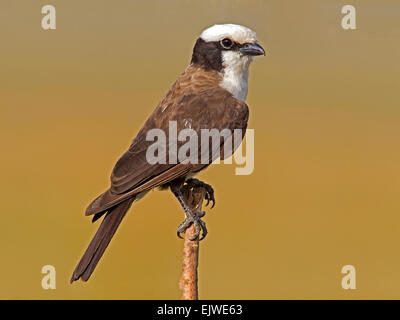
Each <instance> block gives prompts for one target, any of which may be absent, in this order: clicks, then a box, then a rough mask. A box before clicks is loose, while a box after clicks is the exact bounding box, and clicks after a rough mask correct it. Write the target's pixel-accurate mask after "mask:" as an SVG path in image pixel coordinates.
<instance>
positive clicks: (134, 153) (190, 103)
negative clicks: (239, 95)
mask: <svg viewBox="0 0 400 320" xmlns="http://www.w3.org/2000/svg"><path fill="white" fill-rule="evenodd" d="M164 103H165V101H164ZM247 119H248V107H247V105H246V104H245V103H244V102H242V101H239V100H237V99H235V98H234V97H232V95H231V94H230V93H229V92H228V91H226V90H224V89H222V88H220V87H214V88H211V89H208V90H205V91H203V92H201V93H192V94H186V95H182V97H180V98H178V99H176V98H175V99H174V100H173V101H172V102H169V103H168V104H167V107H166V105H164V104H163V101H162V102H161V103H160V105H159V106H158V107H157V108H156V110H155V111H154V112H153V114H152V115H151V116H150V118H149V119H148V120H147V122H146V123H145V125H144V126H143V128H142V129H141V130H140V132H139V133H138V135H137V137H136V138H135V139H134V141H133V143H132V145H131V146H130V147H129V149H128V151H127V152H125V154H124V155H123V156H122V157H121V158H120V159H119V160H118V162H117V163H116V165H115V167H114V170H113V172H112V175H111V188H110V190H108V191H107V192H105V193H104V194H103V195H101V196H100V197H98V198H97V199H96V200H95V201H93V203H92V204H91V205H90V206H89V207H88V209H87V211H86V214H87V215H89V214H94V213H98V212H101V211H104V210H106V209H108V208H110V207H111V206H114V205H115V204H118V203H120V202H122V201H123V200H125V199H127V198H128V197H131V196H134V195H135V194H138V193H140V192H143V191H148V190H150V189H152V188H154V187H157V186H160V185H162V184H165V183H168V182H170V181H172V180H174V179H176V178H178V177H181V176H185V175H186V174H188V173H189V172H194V171H198V170H201V169H202V168H204V167H206V166H207V165H208V164H192V163H186V162H185V161H184V162H180V163H176V164H173V163H172V164H171V163H170V158H169V148H168V145H166V148H165V150H164V152H165V155H166V164H158V163H157V164H150V163H149V162H148V161H147V159H146V152H147V150H148V148H149V146H150V145H151V144H153V143H154V141H146V135H147V132H148V131H149V130H151V129H161V130H163V132H165V133H166V138H167V141H170V142H171V140H172V141H176V139H175V140H174V138H173V137H172V136H170V134H169V125H170V121H176V125H177V132H178V134H179V132H180V131H181V130H182V129H192V130H194V131H195V132H196V133H197V136H198V138H199V139H200V137H201V129H218V130H219V131H221V130H222V129H229V130H231V131H232V130H234V129H242V130H243V134H244V131H245V129H246V126H247ZM218 143H219V144H220V145H221V143H222V141H218ZM183 144H185V141H176V145H177V150H179V148H180V147H181V146H182V145H183ZM197 146H198V148H199V149H202V150H203V147H204V145H203V146H202V145H201V141H200V142H198V144H197ZM210 147H211V148H209V150H213V149H215V143H214V145H211V144H210ZM198 154H199V157H200V155H201V153H200V152H198ZM210 157H211V156H210ZM181 160H182V159H181ZM199 162H200V161H199Z"/></svg>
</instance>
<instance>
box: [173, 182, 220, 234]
mask: <svg viewBox="0 0 400 320" xmlns="http://www.w3.org/2000/svg"><path fill="white" fill-rule="evenodd" d="M189 180H191V179H189ZM194 180H197V179H194ZM197 181H199V180H197ZM199 182H201V181H199ZM207 186H208V185H207ZM199 187H202V188H204V189H205V190H206V199H208V200H210V199H212V198H214V197H213V196H212V197H211V196H210V191H209V190H208V189H209V188H206V187H205V186H204V185H202V184H201V185H200V184H198V183H197V184H196V183H192V182H189V183H187V184H185V185H183V184H180V185H171V191H172V192H173V194H174V195H175V197H176V198H177V199H178V201H179V203H180V204H181V206H182V208H183V210H184V211H185V215H186V218H185V220H184V221H183V222H182V223H181V224H180V226H179V227H178V231H177V234H178V237H179V238H182V236H181V233H184V232H185V231H186V229H187V228H189V227H190V226H191V225H192V224H193V225H194V227H195V229H196V233H195V235H194V236H193V238H191V240H195V239H197V238H198V237H199V235H200V232H202V236H201V238H200V240H202V239H204V238H205V236H206V235H207V228H206V223H205V222H204V221H203V220H201V218H202V217H204V215H205V212H204V211H201V212H193V211H192V210H191V209H190V207H189V206H188V204H187V203H186V201H185V197H184V196H183V190H184V189H185V188H186V189H187V188H189V189H194V188H199ZM209 187H210V188H211V186H209ZM211 190H212V188H211ZM207 197H208V198H207Z"/></svg>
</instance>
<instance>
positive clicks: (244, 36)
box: [200, 24, 257, 44]
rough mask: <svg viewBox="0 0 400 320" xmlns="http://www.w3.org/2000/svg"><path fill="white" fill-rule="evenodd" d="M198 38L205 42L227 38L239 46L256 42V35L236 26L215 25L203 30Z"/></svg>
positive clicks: (251, 31)
mask: <svg viewBox="0 0 400 320" xmlns="http://www.w3.org/2000/svg"><path fill="white" fill-rule="evenodd" d="M200 38H202V39H203V40H204V41H206V42H209V41H220V40H222V39H224V38H229V39H231V40H232V41H235V42H237V43H241V44H243V43H254V42H256V41H257V37H256V33H255V32H254V31H253V30H251V29H249V28H246V27H244V26H241V25H238V24H215V25H213V26H212V27H209V28H207V29H206V30H204V31H203V32H202V33H201V35H200Z"/></svg>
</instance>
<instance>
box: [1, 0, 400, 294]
mask: <svg viewBox="0 0 400 320" xmlns="http://www.w3.org/2000/svg"><path fill="white" fill-rule="evenodd" d="M46 4H53V5H55V7H56V9H57V29H56V30H54V31H44V30H42V28H41V18H42V14H41V7H42V6H43V5H46ZM344 4H353V5H354V6H355V7H356V9H357V30H355V31H351V30H348V31H347V30H343V29H342V28H341V24H340V21H341V17H342V14H341V13H340V11H341V7H342V6H343V5H344ZM215 23H239V24H243V25H245V26H248V27H250V28H252V29H254V30H255V31H256V32H257V34H258V37H259V39H260V43H261V44H262V45H263V46H264V48H265V49H266V51H267V53H268V54H267V57H260V58H258V59H256V60H257V61H256V62H255V63H254V64H253V65H252V67H251V72H250V79H249V95H248V99H247V103H248V105H249V106H250V110H251V113H250V122H249V128H253V129H254V130H255V171H254V173H253V174H252V175H250V176H236V175H234V167H233V166H232V165H215V166H213V167H212V168H210V169H208V170H206V171H205V172H203V173H201V175H200V178H203V179H204V180H205V181H207V182H209V183H211V184H212V185H213V186H214V188H215V191H216V198H217V205H216V207H215V208H214V209H213V210H211V211H210V210H208V215H207V216H206V218H205V221H206V222H207V224H208V227H209V231H210V234H209V236H208V237H207V238H206V240H205V241H203V242H202V243H201V248H200V250H201V251H200V267H199V276H200V282H199V287H200V298H203V299H218V298H220V299H270V298H273V299H278V298H289V299H292V298H301V299H309V298H322V299H325V298H335V299H342V298H344V299H360V298H400V254H399V242H400V201H399V195H400V172H399V164H400V150H399V136H400V126H399V124H400V110H399V91H400V80H399V73H400V67H399V65H400V64H399V58H400V44H399V37H400V3H399V2H398V1H397V0H393V1H377V0H376V1H369V0H362V1H358V0H351V1H336V0H325V1H322V0H321V1H316V0H315V1H314V0H310V1H288V0H274V1H267V0H265V1H260V0H259V1H215V0H214V1H210V0H207V1H176V0H174V1H161V0H159V1H154V0H153V1H127V0H126V1H122V0H119V1H104V0H102V1H77V0H69V1H65V0H64V1H62V0H52V1H37V0H34V1H31V0H29V1H28V0H25V1H12V0H1V1H0V39H1V50H0V105H1V117H0V128H1V135H0V143H1V150H2V157H1V160H0V161H1V185H0V194H1V232H0V256H1V258H0V259H1V263H0V274H2V280H1V283H0V298H3V299H9V298H18V299H25V298H34V299H64V298H66V299H89V298H93V299H164V298H165V299H175V298H179V296H180V292H179V289H178V278H179V276H180V271H181V251H182V241H181V240H179V239H178V238H177V237H176V234H175V231H176V228H177V226H178V224H179V223H180V222H181V221H182V219H183V213H182V210H181V209H180V207H179V205H178V202H177V201H176V200H175V199H174V197H173V196H172V195H171V194H170V193H169V192H160V191H154V192H151V193H149V194H148V195H147V196H146V197H145V198H144V199H142V200H140V201H139V202H138V203H135V204H134V205H133V207H132V209H131V210H130V214H129V215H128V216H127V218H126V219H125V220H124V222H123V224H122V226H121V227H120V229H119V230H118V233H117V235H116V237H115V238H114V239H113V241H112V243H111V245H110V247H109V249H108V250H107V251H106V254H105V256H104V257H103V259H102V261H101V262H100V264H99V266H98V268H97V270H96V271H95V273H94V275H93V277H92V279H91V280H90V281H89V282H88V283H82V282H79V283H74V284H73V285H70V284H69V279H70V276H71V273H72V271H73V269H74V267H75V265H76V263H77V262H78V260H79V258H80V256H81V254H82V253H83V251H84V249H85V248H86V246H87V245H88V243H89V240H90V239H91V237H92V235H93V233H94V232H95V230H96V229H97V227H98V224H95V225H93V224H91V223H90V219H89V218H86V217H84V209H85V207H86V205H87V204H88V203H89V202H90V201H91V200H92V199H93V198H94V197H95V196H97V195H98V194H99V193H100V192H102V191H103V190H105V189H106V188H107V186H108V184H109V174H110V172H111V169H112V167H113V165H114V163H115V162H116V160H117V159H118V157H119V156H120V155H121V154H122V152H124V151H125V150H126V148H127V147H128V146H129V144H130V142H131V140H132V138H133V137H134V136H135V134H136V133H137V131H138V129H139V128H140V126H141V125H142V124H143V122H144V121H145V119H146V117H147V116H148V115H149V114H150V112H152V110H153V108H154V107H155V106H156V104H157V102H158V101H159V100H160V98H161V97H162V96H163V94H164V93H165V92H166V91H167V90H168V88H169V86H170V85H171V84H172V82H173V81H174V80H175V79H176V77H177V76H178V75H179V74H180V73H181V72H182V71H183V70H184V68H185V67H186V66H187V64H188V62H189V60H190V55H191V50H192V47H193V45H194V42H195V40H196V38H197V37H198V36H199V34H200V32H201V31H202V30H203V29H204V28H206V27H208V26H210V25H212V24H215ZM46 264H51V265H54V266H55V268H56V270H57V289H56V290H47V291H46V290H43V289H42V288H41V279H42V276H43V275H42V274H41V268H42V266H43V265H46ZM347 264H352V265H354V266H355V267H356V270H357V289H356V290H347V291H346V290H343V289H342V288H341V278H342V276H343V275H342V274H341V268H342V266H344V265H347Z"/></svg>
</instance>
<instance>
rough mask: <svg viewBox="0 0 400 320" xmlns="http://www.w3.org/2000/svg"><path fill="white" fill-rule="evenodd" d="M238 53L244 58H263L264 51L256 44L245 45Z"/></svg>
mask: <svg viewBox="0 0 400 320" xmlns="http://www.w3.org/2000/svg"><path fill="white" fill-rule="evenodd" d="M239 51H240V52H241V53H242V54H244V55H246V56H261V55H264V56H265V50H264V49H263V47H261V46H260V45H259V44H258V43H245V44H244V45H242V46H241V47H240V49H239Z"/></svg>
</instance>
